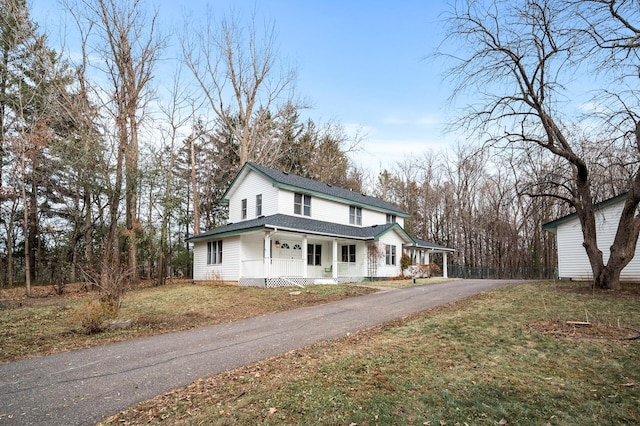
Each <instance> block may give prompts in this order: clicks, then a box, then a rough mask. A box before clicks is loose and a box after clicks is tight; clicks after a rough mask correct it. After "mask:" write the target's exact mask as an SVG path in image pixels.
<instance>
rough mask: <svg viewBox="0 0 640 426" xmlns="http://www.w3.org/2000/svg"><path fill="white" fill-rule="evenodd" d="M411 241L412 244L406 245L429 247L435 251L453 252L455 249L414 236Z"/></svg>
mask: <svg viewBox="0 0 640 426" xmlns="http://www.w3.org/2000/svg"><path fill="white" fill-rule="evenodd" d="M413 241H414V242H413V243H412V244H407V245H406V247H416V248H421V249H429V250H431V251H435V252H450V253H453V252H454V251H455V250H454V249H452V248H448V247H444V246H440V245H438V244H435V243H432V242H429V241H425V240H421V239H419V238H414V239H413Z"/></svg>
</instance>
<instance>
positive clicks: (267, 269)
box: [262, 232, 271, 278]
mask: <svg viewBox="0 0 640 426" xmlns="http://www.w3.org/2000/svg"><path fill="white" fill-rule="evenodd" d="M262 258H263V260H264V268H263V271H262V272H263V273H264V278H269V277H270V276H271V233H269V232H265V233H264V254H263V255H262Z"/></svg>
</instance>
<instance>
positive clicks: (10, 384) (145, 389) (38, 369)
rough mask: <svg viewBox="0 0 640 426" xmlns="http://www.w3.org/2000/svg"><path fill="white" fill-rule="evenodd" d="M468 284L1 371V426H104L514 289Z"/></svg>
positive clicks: (400, 292) (392, 293) (381, 296)
mask: <svg viewBox="0 0 640 426" xmlns="http://www.w3.org/2000/svg"><path fill="white" fill-rule="evenodd" d="M520 282H522V281H515V280H511V281H508V280H459V281H448V282H443V283H439V284H430V285H422V286H416V287H408V288H402V289H389V290H384V291H381V292H378V293H374V294H369V295H366V296H361V297H356V298H352V299H346V300H341V301H338V302H334V303H328V304H325V305H319V306H311V307H305V308H300V309H294V310H291V311H286V312H279V313H275V314H270V315H264V316H260V317H255V318H249V319H245V320H241V321H235V322H231V323H226V324H218V325H214V326H209V327H202V328H196V329H192V330H188V331H183V332H177V333H169V334H162V335H158V336H153V337H147V338H141V339H135V340H129V341H125V342H118V343H113V344H109V345H104V346H97V347H93V348H89V349H84V350H79V351H72V352H65V353H60V354H55V355H50V356H45V357H40V358H33V359H27V360H22V361H16V362H10V363H5V364H0V425H2V424H16V425H85V424H95V423H96V422H99V421H101V420H102V419H103V417H104V416H108V415H112V414H115V413H117V412H119V411H121V410H123V409H126V408H128V407H131V406H133V405H135V404H137V403H139V402H141V401H144V400H147V399H149V398H152V397H154V396H156V395H158V394H161V393H163V392H166V391H169V390H171V389H175V388H178V387H182V386H186V385H188V384H189V383H191V382H193V381H194V380H197V379H199V378H205V377H210V376H213V375H216V374H219V373H222V372H224V371H228V370H232V369H234V368H238V367H241V366H243V365H247V364H251V363H254V362H256V361H260V360H263V359H266V358H269V357H271V356H275V355H278V354H282V353H285V352H287V351H290V350H293V349H298V348H301V347H303V346H306V345H309V344H312V343H316V342H319V341H322V340H327V339H333V338H336V337H340V336H344V335H346V334H347V333H353V332H355V331H357V330H360V329H364V328H368V327H372V326H375V325H378V324H381V323H384V322H388V321H391V320H395V319H399V318H402V317H404V316H407V315H410V314H413V313H417V312H422V311H425V310H427V309H431V308H433V307H436V306H439V305H443V304H446V303H449V302H453V301H456V300H460V299H464V298H466V297H469V296H472V295H475V294H478V293H481V292H484V291H487V290H490V289H493V288H497V287H501V286H505V285H509V284H515V283H520Z"/></svg>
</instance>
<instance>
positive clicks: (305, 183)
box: [225, 162, 409, 217]
mask: <svg viewBox="0 0 640 426" xmlns="http://www.w3.org/2000/svg"><path fill="white" fill-rule="evenodd" d="M246 167H248V168H251V169H253V170H255V171H256V172H258V173H260V174H262V175H263V176H265V177H267V178H268V179H270V180H271V181H272V182H273V183H274V184H275V185H276V186H285V187H289V188H291V189H294V190H296V189H298V190H301V191H302V192H309V193H313V194H316V195H318V194H319V195H324V196H327V197H329V198H339V199H341V200H345V201H347V202H349V203H353V204H358V205H364V206H368V207H371V208H374V209H377V210H382V211H385V212H389V213H393V214H395V215H398V216H402V217H409V214H408V213H407V212H405V211H403V210H402V209H399V208H397V207H396V206H394V205H393V204H391V203H387V202H386V201H384V200H381V199H380V198H377V197H372V196H370V195H365V194H361V193H359V192H357V191H351V190H349V189H344V188H339V187H337V186H332V185H329V184H327V183H322V182H319V181H317V180H313V179H309V178H305V177H301V176H297V175H293V174H290V173H286V172H282V171H280V170H275V169H271V168H269V167H265V166H261V165H259V164H256V163H251V162H248V163H245V165H244V166H243V168H242V170H240V172H239V173H238V175H240V174H241V173H242V171H243V170H244V169H245V168H246ZM232 185H233V183H232ZM225 197H226V193H225Z"/></svg>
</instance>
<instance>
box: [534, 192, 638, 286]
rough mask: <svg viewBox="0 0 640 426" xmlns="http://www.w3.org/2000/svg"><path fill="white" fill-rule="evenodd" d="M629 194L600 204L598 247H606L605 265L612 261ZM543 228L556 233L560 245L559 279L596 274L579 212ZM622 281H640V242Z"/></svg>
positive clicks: (603, 249)
mask: <svg viewBox="0 0 640 426" xmlns="http://www.w3.org/2000/svg"><path fill="white" fill-rule="evenodd" d="M626 198H627V194H626V193H624V194H621V195H618V196H617V197H614V198H610V199H608V200H605V201H602V202H601V203H598V204H596V206H595V211H596V213H595V214H596V232H597V242H598V248H599V249H600V250H602V256H603V259H604V262H605V264H606V263H607V261H608V260H609V254H610V251H609V248H610V247H611V245H612V244H613V240H614V238H615V235H616V231H617V229H618V223H619V222H620V214H621V212H622V208H623V206H624V202H625V200H626ZM542 229H544V230H546V231H549V232H551V233H553V234H555V235H556V242H557V247H558V273H557V275H558V278H560V279H571V280H591V279H593V273H592V272H591V266H590V264H589V258H588V257H587V252H586V251H585V249H584V246H583V245H582V243H583V241H584V238H583V236H582V227H581V226H580V219H579V218H578V216H577V214H576V213H572V214H569V215H567V216H564V217H561V218H559V219H556V220H554V221H552V222H549V223H546V224H544V225H543V226H542ZM620 280H621V281H627V282H640V245H638V246H637V247H636V251H635V255H634V257H633V259H632V260H631V262H629V264H628V265H627V266H626V267H625V268H624V269H623V270H622V273H621V275H620Z"/></svg>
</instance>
